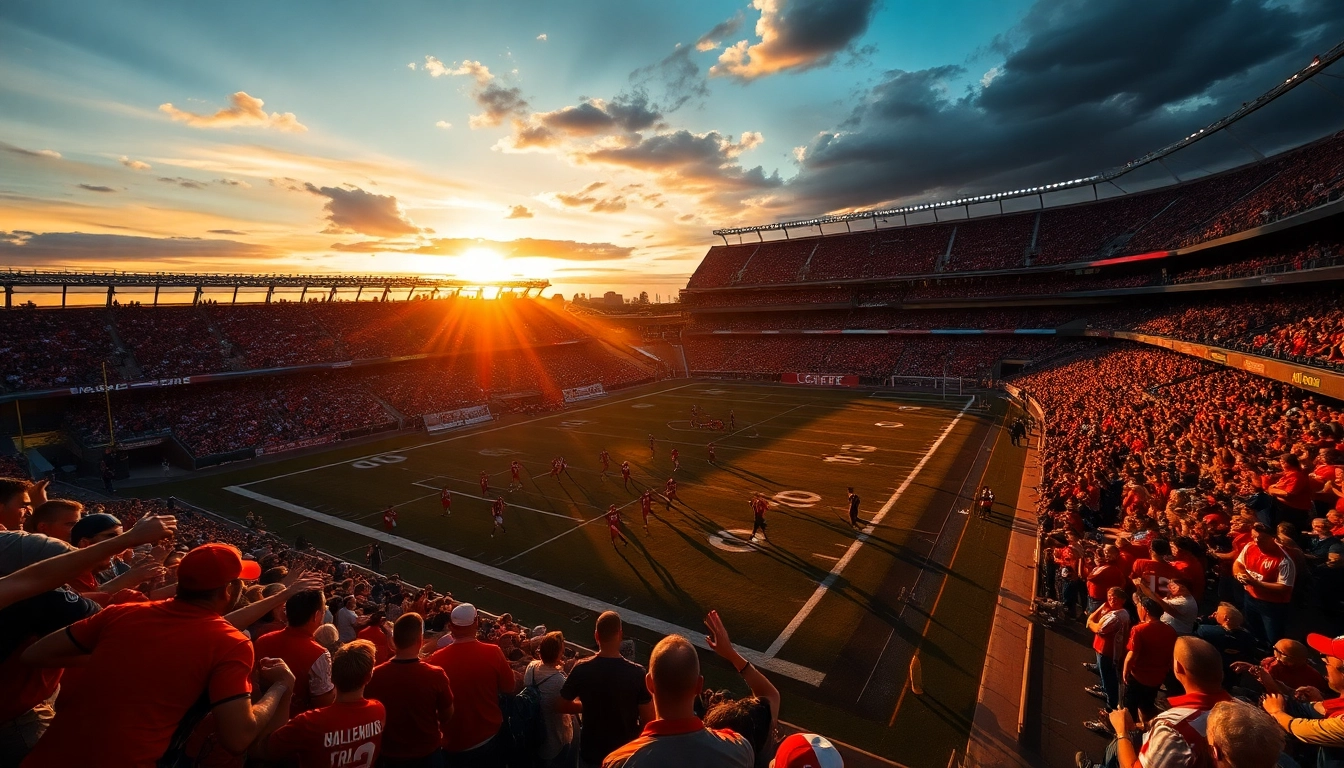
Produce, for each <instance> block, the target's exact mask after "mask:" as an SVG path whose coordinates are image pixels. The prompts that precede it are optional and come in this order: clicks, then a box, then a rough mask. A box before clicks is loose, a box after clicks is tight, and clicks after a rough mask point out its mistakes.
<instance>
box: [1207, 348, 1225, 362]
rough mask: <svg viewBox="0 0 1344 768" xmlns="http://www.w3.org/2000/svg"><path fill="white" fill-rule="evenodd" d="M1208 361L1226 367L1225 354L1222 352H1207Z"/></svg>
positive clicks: (1211, 350)
mask: <svg viewBox="0 0 1344 768" xmlns="http://www.w3.org/2000/svg"><path fill="white" fill-rule="evenodd" d="M1209 359H1210V360H1212V361H1213V362H1215V363H1222V364H1223V365H1227V354H1226V353H1224V352H1219V351H1218V350H1216V349H1210V350H1209Z"/></svg>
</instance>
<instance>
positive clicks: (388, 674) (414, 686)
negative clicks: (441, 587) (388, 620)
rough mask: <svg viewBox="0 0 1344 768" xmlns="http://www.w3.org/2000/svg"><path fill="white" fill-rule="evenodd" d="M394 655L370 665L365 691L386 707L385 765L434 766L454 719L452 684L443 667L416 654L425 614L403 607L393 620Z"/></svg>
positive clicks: (396, 767) (391, 767)
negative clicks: (370, 675) (380, 662)
mask: <svg viewBox="0 0 1344 768" xmlns="http://www.w3.org/2000/svg"><path fill="white" fill-rule="evenodd" d="M392 642H393V644H394V645H396V648H397V655H396V657H394V658H393V659H392V660H391V661H388V662H385V663H383V664H379V665H378V666H377V667H375V668H374V670H373V679H372V680H371V681H369V685H368V687H367V688H365V689H364V695H366V696H368V697H369V698H371V699H377V700H378V701H380V702H382V704H383V706H384V707H385V708H386V709H387V729H386V730H385V731H383V764H384V765H385V766H386V768H434V766H435V765H436V759H437V758H438V757H439V746H440V745H441V744H442V743H443V737H444V735H445V734H447V733H448V729H449V725H450V723H451V722H452V719H453V689H452V686H451V685H450V684H449V682H448V675H447V674H446V673H444V671H443V670H442V669H441V668H439V667H436V666H434V665H433V664H428V663H426V662H424V661H421V660H420V646H422V645H424V642H425V620H424V619H422V618H421V617H420V614H418V613H403V614H402V615H400V616H398V617H397V621H396V623H395V624H393V626H392Z"/></svg>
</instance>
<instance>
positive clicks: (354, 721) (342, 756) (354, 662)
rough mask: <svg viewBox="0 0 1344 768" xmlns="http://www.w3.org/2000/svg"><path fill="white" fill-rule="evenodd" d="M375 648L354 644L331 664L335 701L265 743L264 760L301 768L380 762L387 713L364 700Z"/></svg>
mask: <svg viewBox="0 0 1344 768" xmlns="http://www.w3.org/2000/svg"><path fill="white" fill-rule="evenodd" d="M373 656H374V649H373V644H372V643H370V642H369V641H367V640H355V641H353V642H350V643H346V644H345V645H343V646H341V648H340V650H338V651H336V656H335V658H333V659H332V660H331V679H332V681H333V682H335V683H336V701H335V702H333V703H331V704H329V705H327V706H325V707H322V708H321V709H313V710H309V711H307V712H304V713H303V714H301V715H299V716H298V717H295V718H293V719H292V720H290V721H289V722H288V723H285V724H284V725H283V726H281V727H280V729H279V730H277V731H276V732H275V733H272V734H271V736H270V738H268V739H267V740H266V744H265V747H264V748H263V749H262V750H261V752H262V757H263V758H264V759H266V760H284V759H296V760H297V761H298V764H299V768H330V767H331V766H350V768H364V767H365V766H373V765H374V764H376V763H377V761H378V755H379V751H378V749H379V746H380V745H381V744H382V741H383V729H384V728H385V727H386V726H387V712H386V711H385V710H384V708H383V705H382V704H380V703H379V702H377V701H371V700H369V699H366V698H364V686H366V685H368V684H369V678H370V677H372V676H373Z"/></svg>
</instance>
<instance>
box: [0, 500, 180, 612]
mask: <svg viewBox="0 0 1344 768" xmlns="http://www.w3.org/2000/svg"><path fill="white" fill-rule="evenodd" d="M176 532H177V518H175V517H172V516H171V515H145V516H144V517H142V518H140V520H139V521H138V522H137V523H136V524H135V525H134V526H133V527H132V528H131V530H129V531H126V532H125V533H123V534H121V535H120V536H116V537H114V538H111V539H108V540H107V541H100V542H98V543H97V544H94V545H92V546H88V547H85V548H84V549H76V550H74V551H73V552H66V553H65V554H63V555H57V556H56V557H49V558H47V559H46V560H43V561H41V562H39V563H33V564H32V565H30V566H28V567H26V568H21V569H19V570H17V571H15V572H14V573H11V574H10V575H8V576H5V577H3V578H0V608H4V607H5V606H8V605H11V604H13V603H16V602H18V601H20V600H26V599H28V598H30V597H33V596H35V595H40V594H42V593H43V592H49V591H51V590H53V589H56V588H57V587H59V586H61V585H62V584H64V583H66V582H67V581H70V580H71V579H73V578H75V577H76V576H79V575H80V574H82V573H86V572H87V571H88V570H89V569H90V568H93V567H94V566H96V565H97V564H98V563H101V562H102V561H104V560H106V559H108V558H110V557H112V556H113V555H116V554H117V553H118V552H121V551H122V550H125V549H129V548H131V547H138V546H140V545H141V544H149V543H152V542H155V541H158V540H159V539H162V538H165V537H167V536H172V535H173V534H174V533H176Z"/></svg>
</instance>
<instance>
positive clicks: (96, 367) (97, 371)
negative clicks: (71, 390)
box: [0, 306, 121, 391]
mask: <svg viewBox="0 0 1344 768" xmlns="http://www.w3.org/2000/svg"><path fill="white" fill-rule="evenodd" d="M107 326H108V322H107V314H106V313H105V312H103V311H101V310H96V309H60V310H50V309H37V308H35V307H29V306H23V307H17V308H14V309H6V310H3V311H0V357H3V358H4V360H5V367H4V370H3V371H0V375H3V376H4V380H3V383H4V387H5V388H6V389H8V390H10V391H19V390H25V389H46V388H48V387H68V386H75V385H82V384H95V383H102V380H103V364H104V363H108V369H109V375H110V376H113V377H115V375H116V367H117V366H118V365H120V362H121V361H120V356H119V355H118V354H117V352H116V349H115V345H114V344H113V343H112V335H111V334H110V333H108V330H107Z"/></svg>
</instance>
